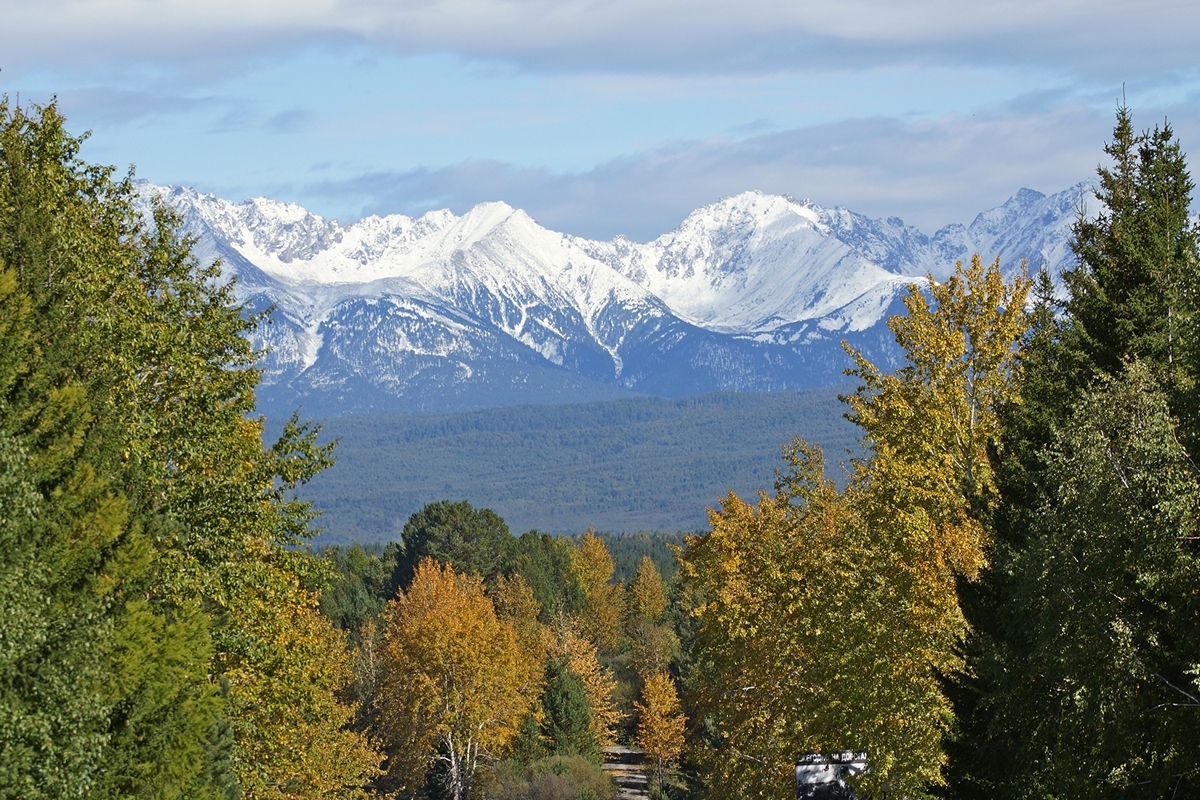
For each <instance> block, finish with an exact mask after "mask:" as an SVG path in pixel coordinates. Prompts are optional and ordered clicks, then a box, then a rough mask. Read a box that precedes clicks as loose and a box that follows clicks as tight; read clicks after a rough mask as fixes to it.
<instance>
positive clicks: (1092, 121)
mask: <svg viewBox="0 0 1200 800" xmlns="http://www.w3.org/2000/svg"><path fill="white" fill-rule="evenodd" d="M1159 119H1161V117H1159ZM1135 121H1136V122H1138V123H1147V124H1150V123H1152V122H1153V121H1154V119H1153V118H1152V117H1151V116H1147V115H1145V114H1140V115H1138V116H1137V117H1136V119H1135ZM1193 121H1194V120H1191V119H1187V120H1185V126H1184V127H1186V128H1188V131H1189V132H1192V131H1193V130H1194V132H1195V133H1197V134H1200V125H1193ZM1111 127H1112V116H1111V114H1104V113H1100V112H1096V111H1094V110H1091V109H1088V108H1083V107H1078V106H1066V107H1059V108H1054V109H1049V110H1040V111H1039V110H1035V111H1027V112H1009V111H1004V110H996V111H993V112H991V113H987V114H980V115H977V116H963V115H949V116H945V117H942V118H940V119H936V120H930V121H919V122H903V121H900V120H896V119H888V118H872V119H858V120H849V121H845V122H839V123H835V124H829V125H821V126H812V127H807V128H800V129H794V130H787V131H781V132H777V133H771V134H767V135H761V136H756V137H752V138H749V139H744V140H741V141H734V140H729V139H711V140H707V141H696V142H683V143H678V144H675V145H671V146H668V147H662V148H659V149H656V150H653V151H650V152H647V153H644V154H640V155H635V156H630V157H626V158H621V159H617V160H614V161H610V162H608V163H605V164H602V165H600V166H598V167H596V168H595V169H592V170H589V171H586V172H581V173H576V174H555V173H552V172H550V171H548V170H543V169H521V168H516V167H512V166H509V165H505V164H500V163H497V162H494V161H468V162H464V163H462V164H459V165H457V166H453V167H447V168H443V169H431V170H415V171H409V172H377V173H371V174H367V175H361V176H358V177H354V178H350V179H347V180H340V181H328V182H324V183H320V184H316V185H310V186H307V187H303V188H302V189H299V194H300V195H302V196H308V197H309V198H311V200H310V202H311V201H317V202H316V204H317V205H325V206H329V205H337V204H338V203H339V202H341V201H347V200H351V199H353V201H354V202H359V201H361V198H368V200H367V203H366V206H365V207H363V209H362V210H363V212H365V213H389V212H403V213H409V214H417V213H422V212H424V211H426V210H428V209H431V208H439V207H450V208H451V209H453V210H455V211H457V212H460V213H461V212H462V211H464V210H465V209H466V208H469V207H470V206H471V205H473V204H475V203H477V202H482V201H485V200H496V199H503V200H505V201H507V202H509V203H511V204H512V205H515V206H518V207H522V208H525V209H526V210H528V211H529V212H530V213H531V214H532V215H533V216H534V217H535V218H537V219H538V221H539V222H541V223H542V224H543V225H545V226H547V227H549V228H552V229H555V230H562V231H566V232H569V233H575V234H579V235H585V236H589V237H597V238H610V237H612V236H615V235H616V234H619V233H620V234H626V235H629V236H631V237H632V238H636V239H643V240H644V239H650V238H653V237H654V236H657V235H658V234H660V233H663V232H665V231H668V230H670V229H672V228H673V227H675V226H676V225H677V224H678V223H679V222H680V220H681V219H682V218H683V217H684V216H685V215H686V214H687V213H688V212H689V211H691V210H692V209H694V208H696V207H698V206H700V205H703V204H705V203H709V202H713V201H715V200H717V199H719V198H720V197H722V196H726V195H731V194H736V193H738V192H742V191H745V190H747V189H761V190H763V191H766V192H773V193H781V194H790V195H793V196H796V197H801V198H804V197H807V198H811V199H812V200H813V201H814V202H817V203H820V204H822V205H827V206H832V205H842V206H845V207H848V208H850V209H852V210H854V211H858V212H860V213H864V214H867V215H869V216H877V217H882V216H892V215H897V216H902V217H904V219H905V221H906V222H909V223H910V224H915V225H917V226H918V227H920V228H921V229H922V230H925V231H926V232H928V233H933V232H934V230H936V229H937V228H938V227H941V226H942V225H945V224H948V223H950V222H964V223H966V222H970V220H971V218H972V217H973V216H974V215H975V214H976V213H978V212H979V211H983V210H985V209H987V208H990V207H993V206H995V205H999V204H1000V203H1002V202H1003V201H1004V200H1005V199H1007V198H1008V197H1009V196H1011V195H1012V194H1014V193H1015V192H1016V191H1017V189H1019V188H1021V187H1023V186H1025V187H1029V188H1033V189H1037V190H1039V191H1043V192H1047V193H1050V192H1056V191H1060V190H1062V189H1065V188H1067V187H1068V186H1070V185H1072V184H1074V183H1075V182H1077V181H1079V180H1084V179H1087V178H1089V177H1090V176H1091V175H1093V174H1094V171H1095V166H1096V164H1097V163H1098V162H1099V161H1100V160H1101V158H1102V157H1103V153H1102V152H1101V147H1102V145H1103V143H1104V141H1105V140H1106V139H1107V138H1108V135H1109V133H1110V132H1111ZM298 188H299V187H298ZM297 199H300V198H299V197H298V198H297ZM302 202H303V200H302Z"/></svg>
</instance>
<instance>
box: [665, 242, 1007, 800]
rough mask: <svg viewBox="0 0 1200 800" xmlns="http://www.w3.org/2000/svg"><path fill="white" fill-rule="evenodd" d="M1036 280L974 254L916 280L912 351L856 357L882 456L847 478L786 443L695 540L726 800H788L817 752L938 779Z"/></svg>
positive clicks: (900, 326)
mask: <svg viewBox="0 0 1200 800" xmlns="http://www.w3.org/2000/svg"><path fill="white" fill-rule="evenodd" d="M931 283H932V282H931ZM1027 288H1028V281H1027V279H1025V278H1024V277H1023V276H1022V277H1019V278H1017V279H1016V280H1015V281H1014V282H1013V283H1012V284H1008V285H1006V284H1005V282H1004V281H1003V279H1002V277H1001V276H1000V272H999V265H998V263H993V264H992V265H990V266H989V267H987V268H984V267H983V265H982V262H981V260H980V259H979V258H978V257H976V258H975V259H974V260H973V261H972V264H971V266H970V267H967V268H964V267H963V266H962V264H959V265H958V270H957V273H956V275H955V276H954V277H953V278H951V279H950V280H948V281H946V282H945V283H943V284H933V285H932V286H931V288H930V293H931V296H932V300H933V304H932V305H931V304H930V302H929V301H928V300H926V298H925V297H924V295H922V294H921V292H920V291H919V290H918V289H917V288H916V287H913V289H912V290H911V291H910V294H909V296H908V298H907V299H906V304H907V306H908V309H909V314H908V316H906V317H898V318H893V319H892V320H890V321H889V326H890V327H891V328H892V330H893V331H894V332H895V334H896V338H897V341H898V342H899V344H900V345H901V346H902V347H903V348H904V350H905V354H906V357H907V364H906V366H904V367H903V368H902V369H900V370H899V371H898V372H897V373H896V374H894V375H884V374H882V373H881V372H880V371H879V370H878V369H876V368H875V367H874V366H873V365H872V364H870V363H869V362H868V361H867V360H866V359H865V358H863V357H862V356H861V354H858V353H852V355H853V356H854V357H855V360H856V363H857V369H856V370H855V371H854V374H856V375H858V376H859V377H860V378H861V379H862V380H863V383H864V385H863V386H862V387H861V388H860V389H859V390H858V392H856V393H855V394H854V395H852V396H851V397H850V398H847V401H848V402H849V403H850V405H851V408H852V414H851V415H850V416H851V419H853V421H855V422H856V423H858V424H859V425H860V427H861V428H862V429H863V432H864V437H863V438H864V443H865V444H866V445H867V447H868V449H869V457H868V458H866V459H864V460H861V461H858V462H856V463H855V464H854V466H853V470H852V474H851V475H850V481H849V484H848V486H847V488H846V489H845V491H843V492H839V491H838V490H837V488H836V487H835V485H834V484H833V483H832V482H831V481H829V480H827V479H826V478H825V477H824V461H823V458H822V455H821V453H820V450H819V449H818V448H815V447H810V446H808V445H807V444H805V443H804V442H800V441H793V443H792V444H790V445H789V446H788V447H785V448H784V457H785V461H786V462H787V464H788V470H787V471H786V473H785V474H783V475H781V476H780V479H779V480H778V482H777V484H776V490H777V493H776V494H775V495H774V496H770V495H767V494H765V493H760V495H759V498H758V504H757V505H751V504H749V503H746V502H744V501H742V500H741V499H739V498H738V497H736V496H735V495H733V494H730V495H729V496H728V497H727V498H726V499H725V500H724V501H722V504H721V509H720V510H719V511H714V512H711V523H712V531H711V533H709V534H708V535H706V536H700V537H689V538H688V539H687V541H686V550H685V552H684V555H683V559H682V572H683V575H684V576H685V578H686V579H687V580H689V581H690V582H691V584H692V586H693V588H694V589H697V590H699V595H700V596H701V597H702V598H704V602H703V603H701V605H700V606H699V607H698V608H697V609H696V611H695V614H696V616H697V617H698V619H699V621H700V623H701V631H700V635H699V638H698V640H697V643H696V646H695V650H694V651H693V654H692V655H693V660H694V661H697V662H698V663H700V664H702V667H701V676H700V677H701V680H700V689H699V691H698V692H697V703H698V705H697V711H696V713H697V714H703V715H706V716H709V717H711V719H712V720H713V722H714V724H715V726H716V734H717V736H718V738H719V740H720V741H721V742H722V744H721V745H720V746H718V747H714V748H709V749H705V750H702V751H701V752H700V753H698V758H699V759H700V761H701V762H702V764H703V765H704V768H705V771H706V777H707V783H708V785H709V786H710V787H712V792H711V795H712V796H713V797H718V796H719V797H728V796H738V797H746V798H752V797H754V798H758V797H761V798H768V797H788V796H791V795H792V793H793V792H794V787H793V784H792V781H793V778H792V769H793V764H794V759H795V756H796V754H797V753H800V752H806V751H820V752H829V751H832V750H844V749H854V750H865V751H866V752H867V754H868V759H869V761H870V764H871V771H870V772H869V773H868V774H866V775H863V776H861V777H860V778H858V786H859V788H860V789H861V790H862V791H863V792H864V793H866V794H867V795H868V796H875V795H879V794H880V793H883V792H886V793H887V794H888V796H889V797H893V796H894V797H921V796H924V795H925V792H926V791H927V788H928V787H929V786H936V785H939V784H940V783H941V782H942V774H941V768H942V765H943V764H944V762H945V756H944V754H943V752H942V740H943V737H944V735H945V733H946V726H947V721H948V720H949V719H950V718H951V717H950V715H951V708H950V704H949V702H948V701H947V699H946V697H945V695H944V692H943V690H942V685H941V682H940V676H941V675H945V674H948V673H949V672H952V671H953V670H956V669H958V668H960V667H961V657H960V655H959V653H958V651H957V647H956V646H957V643H958V642H959V641H960V637H961V636H962V634H963V633H964V632H965V630H966V622H965V620H964V618H963V615H962V612H961V609H960V608H959V606H958V596H957V588H956V581H957V580H959V579H960V578H967V579H970V578H973V577H974V576H976V575H977V573H978V571H979V570H980V569H981V567H982V566H983V564H984V558H985V545H986V542H985V537H984V528H983V526H982V525H981V523H980V521H979V519H978V516H979V515H980V514H981V513H985V512H986V509H987V507H988V504H989V503H991V502H992V498H993V493H994V490H993V478H992V475H991V472H990V466H989V464H988V459H987V447H988V445H989V442H990V441H991V439H992V438H993V437H994V436H995V434H996V431H997V421H996V412H997V409H998V407H999V406H1000V405H1001V404H1003V403H1005V402H1008V401H1010V400H1012V399H1013V390H1012V387H1013V381H1014V375H1013V373H1014V370H1015V366H1014V364H1013V358H1014V355H1015V350H1016V346H1017V343H1018V341H1019V340H1020V338H1021V336H1022V335H1023V333H1024V331H1025V317H1024V301H1025V293H1026V291H1027Z"/></svg>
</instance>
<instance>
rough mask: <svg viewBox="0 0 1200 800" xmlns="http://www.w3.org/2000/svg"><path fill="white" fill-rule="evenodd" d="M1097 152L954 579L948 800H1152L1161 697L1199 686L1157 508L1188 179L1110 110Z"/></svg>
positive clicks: (1164, 520) (1179, 315)
mask: <svg viewBox="0 0 1200 800" xmlns="http://www.w3.org/2000/svg"><path fill="white" fill-rule="evenodd" d="M1106 152H1107V153H1108V155H1109V156H1110V157H1111V158H1112V164H1111V166H1107V167H1101V168H1100V169H1099V187H1098V189H1097V196H1098V197H1099V199H1100V201H1101V203H1102V204H1103V205H1102V208H1101V209H1099V210H1098V213H1096V215H1095V216H1094V217H1090V216H1086V215H1085V214H1084V213H1083V212H1084V211H1085V209H1081V214H1080V217H1079V219H1078V220H1077V222H1076V224H1075V227H1074V242H1073V248H1074V251H1075V253H1076V255H1077V257H1078V264H1077V266H1076V267H1075V268H1074V269H1072V270H1070V271H1068V272H1067V273H1066V274H1065V276H1064V278H1065V285H1066V288H1067V298H1066V300H1065V301H1064V302H1062V303H1059V302H1058V301H1056V300H1054V298H1053V292H1052V288H1051V287H1050V286H1049V281H1048V279H1047V278H1045V277H1043V278H1042V279H1041V280H1040V283H1039V290H1038V295H1039V298H1040V299H1039V303H1038V306H1037V310H1036V311H1035V314H1034V321H1035V325H1034V328H1033V331H1032V333H1031V335H1030V337H1029V339H1028V340H1027V341H1026V343H1025V345H1024V347H1023V349H1022V353H1021V361H1022V369H1021V374H1022V382H1021V385H1020V398H1019V402H1016V403H1013V404H1012V405H1010V406H1009V407H1008V408H1006V409H1005V410H1004V411H1003V413H1002V414H1001V427H1002V430H1001V435H1000V437H999V442H998V444H997V446H996V448H995V449H994V450H993V454H992V455H993V458H992V460H993V462H994V463H995V464H996V475H997V485H998V488H999V493H1000V496H1001V502H1000V504H999V506H998V509H997V513H996V515H995V519H994V536H993V542H994V545H993V548H992V550H991V552H990V553H989V568H988V570H987V571H986V572H985V574H984V575H983V577H982V580H981V581H980V582H979V583H978V584H977V585H974V586H963V587H960V594H961V596H962V598H963V607H964V610H965V611H966V613H967V615H968V618H969V620H970V622H971V624H972V630H971V635H970V636H969V638H968V639H967V641H966V643H965V650H966V655H967V662H968V670H966V672H965V673H964V674H962V675H959V676H957V677H956V679H955V681H954V685H953V686H952V687H951V691H950V694H951V696H952V697H953V699H954V701H955V711H956V716H957V723H958V729H957V731H956V739H955V740H954V741H952V742H951V743H950V744H949V747H948V752H949V755H950V765H949V770H948V778H949V783H950V786H949V790H948V792H947V794H948V796H951V797H963V798H969V797H988V798H1003V797H1013V798H1017V797H1028V796H1047V797H1061V798H1067V797H1079V798H1084V797H1102V796H1113V797H1123V796H1135V795H1137V794H1138V793H1139V792H1140V793H1143V794H1145V796H1159V795H1161V794H1162V793H1163V792H1164V791H1165V792H1167V793H1169V792H1170V791H1174V790H1175V789H1176V788H1177V787H1179V786H1185V785H1186V783H1185V784H1180V783H1179V781H1180V780H1181V776H1183V775H1185V774H1190V770H1191V767H1189V766H1188V765H1187V764H1186V763H1181V762H1180V761H1179V760H1178V758H1179V755H1178V754H1179V753H1183V752H1194V749H1195V746H1196V744H1197V742H1196V740H1195V733H1194V731H1193V730H1192V726H1190V724H1188V721H1187V720H1184V719H1176V718H1175V717H1173V716H1172V713H1173V712H1172V711H1170V709H1171V708H1174V707H1177V704H1178V703H1180V702H1183V703H1185V704H1186V703H1187V702H1192V701H1189V700H1187V697H1186V694H1183V693H1181V692H1185V693H1188V694H1195V693H1196V692H1195V687H1194V685H1193V684H1192V683H1191V681H1192V677H1189V673H1188V669H1189V666H1188V665H1189V664H1190V663H1191V662H1190V660H1189V659H1190V658H1191V655H1190V652H1191V650H1190V649H1194V645H1193V643H1192V642H1191V635H1190V634H1189V633H1188V631H1189V630H1194V629H1196V627H1197V625H1200V619H1196V618H1195V615H1196V609H1195V607H1194V604H1192V603H1191V601H1190V600H1189V599H1188V598H1189V597H1190V593H1189V591H1186V590H1183V589H1182V588H1181V587H1182V586H1184V585H1186V584H1187V581H1186V580H1182V576H1184V575H1187V574H1188V573H1189V570H1191V569H1192V567H1191V566H1190V564H1191V559H1192V556H1191V550H1192V549H1193V544H1192V543H1191V539H1190V537H1189V535H1188V533H1187V529H1188V523H1187V520H1186V519H1185V518H1183V517H1179V516H1177V515H1176V511H1173V510H1172V509H1177V508H1178V504H1179V503H1181V502H1182V503H1185V504H1186V503H1187V502H1188V500H1187V498H1188V497H1190V496H1191V495H1190V491H1191V490H1190V489H1188V488H1187V486H1188V485H1189V484H1188V479H1187V478H1186V473H1187V472H1189V471H1194V470H1195V467H1194V465H1191V462H1190V459H1189V457H1188V456H1187V453H1188V452H1189V451H1191V450H1194V447H1195V446H1196V444H1197V443H1200V436H1198V433H1200V428H1198V425H1197V422H1198V417H1197V398H1196V396H1195V394H1196V392H1195V389H1196V377H1197V375H1198V374H1200V360H1198V356H1197V353H1198V351H1197V344H1198V339H1197V331H1196V320H1197V310H1198V309H1197V302H1198V295H1197V281H1198V280H1200V272H1198V270H1197V267H1198V264H1200V259H1198V257H1197V241H1196V232H1195V230H1194V228H1193V227H1192V226H1191V224H1190V222H1189V219H1188V214H1189V206H1190V193H1191V189H1192V182H1191V179H1190V177H1189V175H1188V171H1187V167H1186V163H1185V160H1184V157H1183V154H1182V150H1181V148H1180V146H1179V143H1178V142H1177V141H1175V140H1174V137H1173V134H1172V132H1171V129H1170V127H1169V126H1168V125H1164V126H1162V127H1161V128H1155V129H1153V130H1151V131H1147V132H1144V133H1142V134H1136V133H1135V132H1134V128H1133V125H1132V119H1131V115H1130V113H1129V111H1128V109H1126V108H1123V107H1122V108H1120V109H1119V110H1118V112H1117V122H1116V126H1115V129H1114V134H1113V141H1112V142H1111V143H1110V144H1109V145H1108V146H1107V147H1106ZM1122 409H1125V411H1124V412H1122ZM1136 409H1141V411H1137V412H1136V413H1135V410H1136ZM1150 409H1154V410H1153V413H1152V412H1151V410H1150ZM1106 448H1107V449H1106ZM1171 454H1173V455H1171ZM1172 459H1174V460H1172ZM1151 465H1154V466H1151ZM1180 470H1182V472H1181V471H1180ZM1181 487H1182V488H1181ZM1113 598H1120V599H1119V600H1115V601H1114V600H1113ZM1110 601H1112V602H1115V603H1116V605H1115V606H1110V605H1107V604H1108V603H1109V602H1110ZM1118 642H1124V645H1125V649H1121V648H1120V647H1117V648H1116V649H1114V645H1115V644H1116V643H1118ZM1189 648H1190V649H1189ZM1172 686H1173V687H1176V688H1175V689H1172V688H1170V687H1172ZM1177 690H1178V691H1177ZM1189 780H1190V779H1189ZM1181 791H1186V789H1182V790H1181ZM1181 796H1182V795H1181Z"/></svg>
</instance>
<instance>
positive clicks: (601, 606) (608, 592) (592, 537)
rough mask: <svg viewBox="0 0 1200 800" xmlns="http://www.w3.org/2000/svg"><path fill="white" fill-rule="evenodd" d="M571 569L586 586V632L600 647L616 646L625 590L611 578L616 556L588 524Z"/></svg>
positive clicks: (580, 582) (584, 618)
mask: <svg viewBox="0 0 1200 800" xmlns="http://www.w3.org/2000/svg"><path fill="white" fill-rule="evenodd" d="M571 571H572V572H573V573H574V575H575V579H576V580H578V581H579V585H580V586H581V587H582V588H583V595H584V613H583V614H582V616H581V618H580V625H581V626H582V631H583V635H584V636H586V637H587V638H588V639H590V640H591V641H592V642H593V643H594V644H595V645H596V648H597V649H598V650H602V651H612V650H615V649H616V648H617V646H618V644H619V643H620V640H621V620H622V618H623V617H624V616H625V592H624V589H623V588H622V587H621V586H620V585H619V584H613V583H610V582H609V581H611V580H612V576H613V560H612V556H611V555H610V554H609V552H608V547H607V546H605V544H604V540H603V539H601V538H600V537H599V536H597V535H596V533H595V531H593V530H592V529H591V528H588V530H587V532H586V533H584V534H583V536H582V537H581V538H580V540H579V546H578V547H576V548H575V549H574V550H573V551H571Z"/></svg>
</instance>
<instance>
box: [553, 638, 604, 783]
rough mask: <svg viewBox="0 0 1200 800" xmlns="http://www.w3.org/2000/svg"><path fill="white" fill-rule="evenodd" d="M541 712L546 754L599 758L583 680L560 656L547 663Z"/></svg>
mask: <svg viewBox="0 0 1200 800" xmlns="http://www.w3.org/2000/svg"><path fill="white" fill-rule="evenodd" d="M542 714H543V721H542V739H543V741H544V742H545V744H546V750H547V753H548V754H549V755H553V756H581V757H583V758H587V759H591V760H592V761H596V762H597V763H598V762H599V761H600V747H599V745H598V743H597V742H596V736H595V734H594V733H593V731H592V706H591V704H590V703H589V702H588V699H587V695H586V694H585V693H584V688H583V681H582V680H581V679H580V677H579V676H578V675H576V674H575V673H574V672H572V671H571V669H570V667H568V666H567V664H566V663H565V662H564V661H563V660H562V659H558V658H554V659H551V660H550V661H549V662H548V663H547V664H546V688H545V690H544V691H543V693H542Z"/></svg>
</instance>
